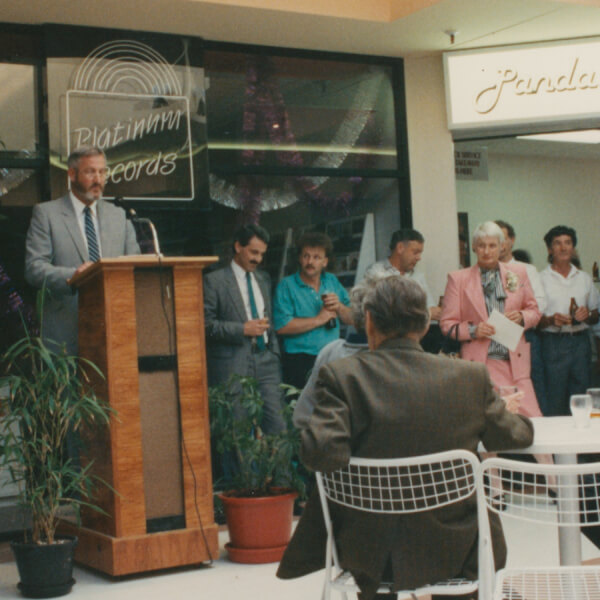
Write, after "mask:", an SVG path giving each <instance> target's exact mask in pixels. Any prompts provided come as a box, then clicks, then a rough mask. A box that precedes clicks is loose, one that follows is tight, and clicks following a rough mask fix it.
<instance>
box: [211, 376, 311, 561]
mask: <svg viewBox="0 0 600 600" xmlns="http://www.w3.org/2000/svg"><path fill="white" fill-rule="evenodd" d="M283 387H284V388H285V389H286V395H297V390H295V388H291V387H290V386H283ZM209 398H210V430H211V439H212V444H213V448H214V449H215V451H216V452H217V453H218V454H220V455H221V457H222V460H223V462H224V464H225V465H229V466H230V467H231V468H230V469H229V470H230V471H231V472H230V473H226V486H227V490H226V491H224V492H222V493H221V494H219V499H220V500H221V502H222V503H223V508H224V511H225V518H226V520H227V527H228V529H229V539H230V542H229V544H227V545H226V548H227V551H228V553H229V557H230V558H231V560H233V561H235V562H244V563H267V562H276V561H278V560H280V559H281V556H282V555H283V552H284V550H285V548H286V546H287V544H288V542H289V541H290V537H291V532H292V517H293V507H294V500H295V499H296V498H297V497H298V494H299V493H300V494H304V481H303V480H302V478H301V477H300V475H299V473H298V470H297V456H298V450H299V447H300V435H299V432H298V430H297V429H296V428H295V427H294V426H293V423H292V413H293V409H294V403H293V402H292V403H285V405H284V407H283V410H282V415H283V418H284V421H285V423H286V426H287V428H286V429H285V430H284V431H281V432H280V433H275V434H265V433H263V432H262V430H261V428H260V425H259V424H260V423H261V421H262V414H263V400H262V398H261V396H260V392H259V390H258V385H257V382H256V380H255V379H254V378H252V377H242V376H239V375H232V376H231V377H230V379H229V380H228V381H227V382H225V383H223V384H221V385H218V386H215V387H213V388H211V389H210V391H209Z"/></svg>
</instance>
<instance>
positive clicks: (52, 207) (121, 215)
mask: <svg viewBox="0 0 600 600" xmlns="http://www.w3.org/2000/svg"><path fill="white" fill-rule="evenodd" d="M97 208H98V213H97V214H98V225H99V230H100V244H101V248H102V256H103V257H116V256H122V255H124V254H139V253H140V250H139V246H138V244H137V241H136V236H135V231H134V229H133V226H132V224H131V223H129V222H127V220H126V218H125V212H124V211H123V209H121V208H117V207H116V206H113V205H112V204H110V203H109V202H105V201H103V200H98V204H97ZM86 260H88V254H87V250H86V245H85V241H84V240H83V236H82V233H81V229H80V227H79V224H78V223H77V217H76V215H75V211H74V210H73V205H72V203H71V200H70V198H69V195H68V194H67V195H66V196H63V197H62V198H58V199H57V200H52V201H51V202H42V203H41V204H37V205H35V206H34V207H33V214H32V217H31V223H30V225H29V230H28V231H27V239H26V247H25V278H26V279H27V281H28V282H29V283H30V284H31V285H32V286H34V287H36V288H40V289H41V288H42V287H45V289H46V290H47V292H48V293H47V295H46V298H45V299H44V310H43V317H42V335H43V337H44V339H47V340H51V341H54V342H58V343H59V344H62V343H63V342H64V343H66V347H67V351H68V352H69V353H76V352H77V310H78V306H77V294H76V293H75V292H74V291H73V290H72V289H71V287H70V286H69V284H68V283H67V280H68V279H70V278H71V277H72V276H73V273H75V270H76V269H77V267H79V266H80V265H81V264H82V263H84V262H85V261H86Z"/></svg>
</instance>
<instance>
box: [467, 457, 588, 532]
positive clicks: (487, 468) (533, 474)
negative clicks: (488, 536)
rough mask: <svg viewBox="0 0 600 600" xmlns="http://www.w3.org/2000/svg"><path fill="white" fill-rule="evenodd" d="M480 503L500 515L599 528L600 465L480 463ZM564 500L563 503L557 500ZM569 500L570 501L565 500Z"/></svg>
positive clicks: (495, 459)
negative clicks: (501, 498)
mask: <svg viewBox="0 0 600 600" xmlns="http://www.w3.org/2000/svg"><path fill="white" fill-rule="evenodd" d="M481 475H482V476H481V477H480V481H479V489H478V495H479V501H480V502H483V503H484V504H485V505H487V508H488V509H489V510H491V511H493V512H499V510H500V506H499V503H498V502H497V499H498V498H500V497H503V504H504V506H503V508H506V509H507V510H506V512H505V513H503V514H505V515H508V516H510V517H514V518H517V519H523V520H526V521H532V522H535V523H552V524H555V525H556V524H558V525H559V526H561V527H569V526H571V527H579V526H580V525H581V524H583V525H600V522H599V521H598V518H599V516H600V493H599V492H600V463H588V464H574V465H553V464H538V463H527V462H521V461H515V460H508V459H504V458H488V459H487V460H484V461H483V462H482V463H481ZM555 498H562V499H563V500H562V501H554V499H555ZM564 499H568V500H564Z"/></svg>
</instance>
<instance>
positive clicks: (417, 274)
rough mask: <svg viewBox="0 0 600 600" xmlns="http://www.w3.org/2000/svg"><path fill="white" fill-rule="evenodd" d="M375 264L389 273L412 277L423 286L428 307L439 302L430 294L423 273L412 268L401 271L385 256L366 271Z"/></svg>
mask: <svg viewBox="0 0 600 600" xmlns="http://www.w3.org/2000/svg"><path fill="white" fill-rule="evenodd" d="M375 265H379V266H381V267H383V268H384V269H385V270H386V271H389V272H390V273H396V274H397V275H402V276H404V277H408V278H409V279H412V280H413V281H416V282H417V283H418V284H419V285H420V286H421V288H423V291H424V292H425V294H426V295H427V307H428V308H431V307H432V306H437V305H438V304H439V303H438V301H437V300H435V299H434V297H433V296H432V295H431V292H430V291H429V287H428V286H427V282H426V281H425V275H423V273H420V272H418V271H415V270H414V269H413V270H412V271H407V272H406V273H401V272H400V271H398V269H396V267H395V266H394V265H393V264H392V263H391V262H390V259H389V258H386V259H385V260H383V261H381V262H377V263H374V264H373V265H371V266H370V267H369V268H368V269H367V273H368V272H369V271H370V270H371V269H372V268H373V267H374V266H375Z"/></svg>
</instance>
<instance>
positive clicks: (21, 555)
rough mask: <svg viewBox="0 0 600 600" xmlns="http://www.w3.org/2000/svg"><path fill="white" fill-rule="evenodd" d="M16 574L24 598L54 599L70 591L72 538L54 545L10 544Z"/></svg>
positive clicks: (73, 538) (72, 582) (73, 545)
mask: <svg viewBox="0 0 600 600" xmlns="http://www.w3.org/2000/svg"><path fill="white" fill-rule="evenodd" d="M10 545H11V548H12V551H13V554H14V555H15V560H16V561H17V568H18V570H19V577H20V578H21V582H20V583H19V586H18V587H19V590H20V591H21V594H23V596H25V597H26V598H55V597H57V596H64V595H65V594H68V593H69V592H70V591H71V588H72V587H73V584H74V583H75V580H74V579H73V552H74V550H75V546H76V545H77V538H76V537H67V536H65V537H63V538H60V539H57V543H55V544H34V543H31V542H11V544H10Z"/></svg>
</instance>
